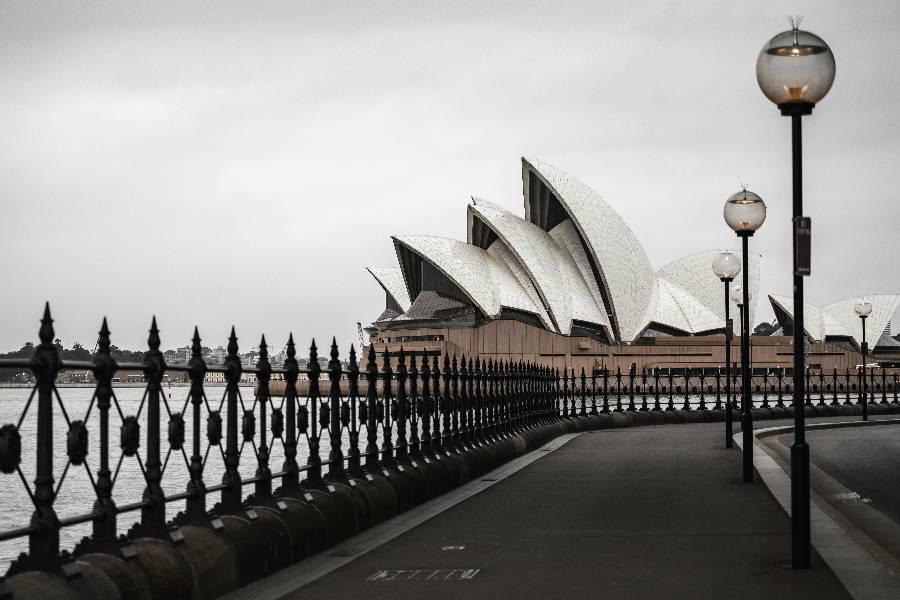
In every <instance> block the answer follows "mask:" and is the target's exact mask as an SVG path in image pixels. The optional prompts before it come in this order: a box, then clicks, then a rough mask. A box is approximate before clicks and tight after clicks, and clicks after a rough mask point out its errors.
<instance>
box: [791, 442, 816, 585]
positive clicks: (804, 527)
mask: <svg viewBox="0 0 900 600" xmlns="http://www.w3.org/2000/svg"><path fill="white" fill-rule="evenodd" d="M791 534H792V535H791V540H792V552H791V556H792V560H791V566H792V567H793V568H795V569H808V568H809V567H810V562H811V557H810V554H811V551H810V534H809V446H807V445H806V442H794V444H793V445H792V446H791Z"/></svg>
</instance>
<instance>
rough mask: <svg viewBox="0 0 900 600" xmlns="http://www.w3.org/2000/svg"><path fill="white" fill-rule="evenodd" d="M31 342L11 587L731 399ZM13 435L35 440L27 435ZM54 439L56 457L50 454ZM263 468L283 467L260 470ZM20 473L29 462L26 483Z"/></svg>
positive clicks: (829, 400)
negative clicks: (70, 387)
mask: <svg viewBox="0 0 900 600" xmlns="http://www.w3.org/2000/svg"><path fill="white" fill-rule="evenodd" d="M39 338H40V344H39V345H38V346H37V347H36V349H35V352H34V355H33V356H32V357H30V358H27V359H0V368H18V369H27V370H29V371H31V372H32V373H33V374H34V376H35V379H36V383H35V384H34V386H33V388H31V390H30V393H29V394H28V397H27V400H25V401H24V403H23V406H22V407H21V410H20V411H19V412H18V418H17V419H16V422H13V423H7V424H4V425H3V426H2V427H0V472H2V473H3V474H6V475H8V476H9V478H8V479H6V478H4V479H3V480H0V481H2V485H3V488H2V489H3V490H4V491H2V492H0V494H2V495H4V496H7V497H9V494H10V493H11V492H10V491H9V490H10V489H11V487H15V486H19V485H20V486H21V487H22V488H23V489H24V490H25V494H23V497H26V496H27V498H28V499H29V500H30V502H31V505H32V507H33V512H32V513H31V517H30V520H29V521H28V522H27V523H26V522H23V523H21V524H17V525H16V526H14V527H12V528H9V529H7V530H6V531H3V532H0V542H8V541H11V540H16V539H23V540H24V539H26V538H27V552H23V553H22V554H21V555H20V556H19V557H18V558H17V559H16V560H14V561H13V562H12V564H11V566H10V568H9V570H8V572H7V576H10V575H15V574H17V573H23V572H26V571H40V572H46V573H54V574H63V575H66V574H69V575H71V574H72V573H74V572H75V571H77V567H75V566H73V565H74V564H75V563H74V559H75V558H77V557H78V556H83V555H86V554H90V553H98V552H99V553H108V554H110V555H114V556H117V557H121V558H123V559H127V558H129V557H130V556H133V555H134V550H133V549H132V548H131V547H130V540H135V539H137V538H156V539H160V540H167V541H170V542H178V541H179V537H180V535H181V534H180V533H179V527H180V526H186V525H193V526H198V527H202V528H208V529H210V530H213V531H217V530H221V529H222V520H221V518H220V517H221V515H228V514H233V513H238V512H240V511H246V510H248V509H249V508H250V507H253V506H258V505H265V504H272V503H276V504H277V503H278V502H279V498H283V497H289V496H292V495H293V496H302V495H303V494H304V493H305V491H306V490H317V489H326V488H328V486H329V485H331V484H337V483H347V482H350V481H354V480H357V479H358V480H364V479H365V478H367V477H370V476H371V475H373V474H377V473H380V472H385V469H388V470H390V469H397V470H398V471H399V472H402V470H403V466H404V465H410V464H416V463H420V464H421V463H424V464H430V462H432V461H438V462H439V461H441V460H442V459H443V458H444V457H448V456H451V455H453V454H459V453H463V452H467V451H471V450H473V449H477V448H482V447H486V446H489V445H491V444H494V443H498V442H499V441H502V440H504V439H508V438H510V437H511V436H514V435H516V434H518V433H521V432H523V431H527V430H529V429H533V428H537V427H540V426H544V425H547V424H549V423H554V422H558V421H559V420H560V419H561V418H562V419H565V418H574V417H578V416H589V415H603V414H608V413H614V412H624V411H636V412H644V411H646V412H650V411H657V412H666V411H676V410H680V411H695V410H700V411H708V410H712V411H715V410H721V409H722V408H723V407H724V404H725V402H727V399H728V398H729V396H730V397H732V398H735V399H736V398H740V388H739V381H740V377H739V376H738V375H739V374H738V372H737V370H733V372H732V375H733V376H732V378H731V381H728V380H727V379H726V378H725V375H724V372H723V370H721V369H706V370H699V371H682V372H677V371H675V370H669V371H660V370H656V371H653V372H644V373H636V372H634V371H633V370H632V371H629V372H626V373H622V372H621V371H619V370H617V371H616V372H615V373H612V372H610V371H608V370H594V371H592V372H590V373H586V372H585V371H584V370H581V372H574V371H571V370H568V369H564V370H562V372H560V371H559V370H553V369H551V368H548V367H543V366H540V365H536V364H531V363H524V362H515V363H513V362H508V361H503V360H500V361H495V360H494V359H492V358H490V359H487V360H482V359H481V358H480V357H477V356H476V357H474V358H472V357H469V358H467V357H465V356H462V357H459V358H457V357H455V356H453V357H450V356H443V357H437V356H424V355H421V354H419V355H416V354H410V353H404V352H403V350H401V351H400V352H399V353H398V354H395V355H392V356H390V357H388V356H384V357H382V360H381V366H380V367H379V365H378V363H377V360H376V359H377V357H376V356H375V353H374V350H373V349H372V348H371V347H370V348H369V349H367V350H366V352H365V356H364V357H363V360H362V364H360V362H358V360H357V356H356V353H355V349H354V348H353V347H352V346H351V348H350V351H349V353H348V354H347V361H346V362H345V363H343V364H342V362H341V358H342V357H341V356H340V354H339V351H338V348H337V345H336V344H335V343H334V342H332V345H331V348H330V352H329V358H330V360H329V362H328V363H327V367H326V368H325V369H324V370H323V369H322V367H321V366H320V363H319V360H318V349H317V347H316V345H315V342H313V343H312V345H311V347H310V349H309V354H308V363H307V364H308V367H307V368H305V369H301V368H300V367H299V365H298V359H297V354H296V348H295V344H294V340H293V336H289V337H288V340H287V351H286V356H287V358H286V359H285V360H284V362H283V364H281V365H272V364H270V361H269V358H268V349H267V344H266V340H265V337H263V338H262V340H261V341H260V344H259V361H258V363H257V364H256V366H255V367H253V368H247V367H244V366H242V365H241V361H240V358H239V356H238V340H237V337H236V335H235V332H234V329H232V331H231V335H230V336H229V339H228V346H227V352H228V353H227V357H226V359H225V361H224V364H223V365H221V366H210V365H208V364H206V362H205V361H204V359H203V357H202V348H201V339H200V336H199V333H198V332H197V330H196V329H195V330H194V336H193V342H192V357H191V359H190V361H189V363H188V364H186V365H169V364H166V362H165V360H164V358H163V354H162V352H161V351H160V336H159V330H158V329H157V326H156V321H155V319H154V320H153V323H152V325H151V327H150V335H149V339H148V349H147V351H146V352H145V354H144V359H143V361H142V362H135V363H118V362H116V360H115V359H114V358H113V357H112V356H111V353H110V348H111V341H110V332H109V329H108V327H107V324H106V320H105V319H104V321H103V324H102V327H101V329H100V332H99V339H98V345H97V347H98V351H97V353H96V354H95V356H94V358H93V360H92V361H89V362H85V361H64V360H61V359H60V357H59V355H58V350H57V348H56V347H55V346H54V344H53V339H54V331H53V326H52V319H51V315H50V311H49V307H47V308H46V309H45V313H44V317H43V320H42V322H41V327H40V332H39ZM392 365H393V366H392ZM67 369H79V370H88V371H90V372H92V373H93V376H94V379H95V385H94V388H93V393H92V396H91V398H90V400H89V402H88V405H87V408H86V409H84V408H83V407H79V408H81V410H84V412H83V414H75V412H74V410H73V407H72V406H71V405H69V404H67V402H66V401H64V399H63V398H62V397H61V395H60V391H59V389H58V388H57V385H56V382H57V379H58V376H59V374H60V372H61V371H63V370H67ZM125 370H127V371H139V372H141V373H143V376H144V379H145V385H144V388H143V393H142V396H141V398H140V400H139V402H138V403H137V405H136V406H135V405H134V404H133V403H132V404H131V405H130V406H125V405H124V404H123V403H122V402H120V399H119V397H118V393H117V388H116V387H115V386H114V384H113V380H114V377H115V374H116V373H117V372H119V371H125ZM210 372H217V373H221V374H222V375H223V379H224V382H225V383H224V388H222V389H221V392H220V393H221V395H218V394H216V396H213V397H210V396H208V395H207V392H210V391H211V390H212V389H213V388H211V387H210V386H209V385H208V384H206V383H205V379H206V375H207V374H208V373H210ZM167 373H169V374H172V373H183V374H186V375H187V378H188V379H189V381H190V387H189V388H186V389H187V393H186V395H185V397H184V398H183V399H176V400H173V399H172V397H171V394H169V395H168V396H167V394H166V390H165V389H164V386H163V378H164V375H165V374H167ZM247 373H252V374H253V375H255V377H256V380H257V385H256V387H255V389H253V390H252V391H251V392H249V393H248V389H247V388H244V389H243V390H242V389H241V386H240V382H241V380H242V377H245V376H246V374H247ZM863 376H864V375H863V373H862V372H846V373H837V371H834V372H832V373H821V372H812V371H810V372H808V373H807V375H806V377H807V385H806V403H807V405H810V406H829V405H830V406H841V405H847V404H856V403H859V402H860V401H861V396H860V395H861V390H862V377H863ZM273 377H277V378H280V379H283V380H284V382H285V385H284V386H283V387H284V391H283V392H282V393H280V394H272V393H270V382H271V381H272V379H273ZM865 377H866V378H867V390H868V394H869V402H872V403H876V402H877V403H884V404H887V403H891V402H893V403H897V393H898V382H897V375H896V374H891V375H890V376H888V375H887V374H886V373H885V372H883V371H881V372H877V371H871V370H870V371H868V372H867V373H866V374H865ZM301 378H306V379H308V381H309V383H308V390H307V392H306V393H304V394H299V393H298V392H297V389H298V387H297V382H298V380H299V379H301ZM789 381H790V380H789V379H788V377H787V375H786V373H785V372H783V371H774V372H769V371H765V372H763V373H762V374H755V375H754V376H753V378H752V383H751V387H752V389H751V393H752V395H753V399H754V405H756V406H760V407H763V408H770V407H771V408H779V407H782V408H783V407H786V406H787V405H788V404H790V400H789V398H790V392H791V386H790V383H789ZM245 396H247V397H245ZM737 404H738V402H736V403H735V406H737ZM27 419H33V420H34V423H35V425H34V428H33V429H28V430H27V431H29V432H32V433H29V435H26V436H23V431H24V430H25V429H24V427H23V424H24V423H25V422H26V420H27ZM55 437H56V438H57V439H56V440H55V439H54V438H55ZM61 438H64V440H65V441H64V445H63V447H64V452H65V456H64V457H62V456H57V455H55V454H56V453H55V449H57V448H59V447H60V442H61ZM94 438H99V439H94ZM276 444H277V452H275V450H276ZM274 454H277V456H278V457H279V458H280V459H281V462H280V464H275V465H273V464H272V462H273V460H272V457H273V455H274ZM23 456H28V457H33V466H34V471H33V479H32V480H31V483H30V482H29V478H28V476H27V475H26V470H28V469H30V466H28V465H26V464H25V462H24V461H23ZM211 456H213V457H215V456H218V457H220V458H221V465H222V468H221V480H220V481H216V482H214V483H213V482H210V481H208V474H207V466H208V461H209V460H210V457H211ZM92 461H93V465H91V462H92ZM248 461H250V462H252V463H253V465H254V466H255V472H254V473H253V474H252V476H245V475H242V473H241V471H242V468H241V467H242V465H243V466H244V467H246V465H247V462H248ZM124 463H131V464H135V463H136V465H137V469H139V471H140V474H141V478H142V485H143V491H142V494H141V497H140V500H137V501H132V502H127V503H123V502H117V499H118V496H117V494H116V493H115V492H116V490H117V487H116V485H117V481H118V479H119V475H120V473H121V472H122V467H123V464H124ZM179 463H181V464H182V465H183V468H184V470H185V472H186V473H187V478H186V481H181V482H179V483H178V487H177V488H175V489H168V490H166V489H164V488H163V482H164V475H165V473H166V471H167V469H170V468H172V465H175V464H179ZM92 467H93V468H92ZM77 469H83V470H84V473H85V474H86V476H87V478H88V479H89V482H90V490H92V493H93V494H92V496H91V497H77V498H65V500H66V502H67V505H68V506H69V511H68V512H69V513H70V514H69V515H67V516H65V517H64V518H60V517H59V516H58V514H57V508H58V504H59V502H60V499H61V498H60V490H61V488H62V485H63V482H64V481H65V480H66V478H67V476H69V474H70V473H71V472H73V470H77ZM245 470H246V469H245ZM13 482H15V483H13ZM435 493H437V492H435ZM176 503H177V504H179V506H183V510H181V511H180V512H179V513H178V514H177V515H175V516H174V518H169V517H167V507H169V508H170V507H171V505H174V504H176ZM4 504H6V503H5V502H4ZM401 504H402V502H401ZM72 506H75V507H76V508H75V509H74V510H73V509H72ZM278 506H279V507H281V505H280V504H278ZM281 509H282V510H286V509H284V507H281ZM125 515H134V517H133V518H132V521H133V525H132V526H131V528H130V530H129V531H128V533H127V535H125V536H123V535H122V529H121V525H122V524H121V523H119V521H120V519H123V518H124V517H125ZM78 526H89V527H90V531H89V535H88V536H86V537H85V538H84V539H83V540H82V541H81V542H79V543H77V544H76V545H75V546H74V548H72V549H71V550H69V549H66V550H65V551H63V552H61V550H63V549H62V548H61V541H60V537H61V532H63V531H65V530H66V529H67V528H74V527H78ZM0 591H2V590H0Z"/></svg>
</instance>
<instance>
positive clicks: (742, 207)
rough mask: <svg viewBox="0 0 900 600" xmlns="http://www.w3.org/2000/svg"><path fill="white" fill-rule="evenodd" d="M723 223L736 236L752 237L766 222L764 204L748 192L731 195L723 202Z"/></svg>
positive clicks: (743, 191)
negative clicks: (726, 224)
mask: <svg viewBox="0 0 900 600" xmlns="http://www.w3.org/2000/svg"><path fill="white" fill-rule="evenodd" d="M723 214H724V216H725V222H726V223H728V226H729V227H731V228H732V229H733V230H734V231H735V233H737V234H738V235H753V232H754V231H756V230H757V229H759V228H760V227H762V224H763V223H765V222H766V203H765V202H763V199H762V198H760V197H759V196H757V195H756V194H754V193H753V192H750V191H748V190H741V191H739V192H737V193H736V194H732V195H731V197H730V198H728V200H727V201H726V202H725V209H724V211H723Z"/></svg>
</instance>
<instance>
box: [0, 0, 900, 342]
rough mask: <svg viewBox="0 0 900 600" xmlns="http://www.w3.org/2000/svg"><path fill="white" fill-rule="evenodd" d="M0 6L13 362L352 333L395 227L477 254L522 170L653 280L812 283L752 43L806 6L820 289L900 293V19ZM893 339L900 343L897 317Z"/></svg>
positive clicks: (450, 6)
mask: <svg viewBox="0 0 900 600" xmlns="http://www.w3.org/2000/svg"><path fill="white" fill-rule="evenodd" d="M325 4H326V3H324V2H287V1H285V2H261V1H258V0H256V1H254V2H238V1H234V2H225V1H221V0H217V1H215V2H213V1H209V2H180V1H179V2H176V1H173V0H172V1H164V2H163V1H156V2H146V3H132V2H113V1H111V0H110V1H99V0H81V1H78V2H76V1H72V0H63V1H60V2H33V1H15V2H13V1H9V0H3V1H2V2H0V86H2V93H0V253H2V257H3V259H2V260H0V309H2V310H0V351H5V350H7V349H13V348H18V347H19V346H20V345H21V344H22V343H23V342H25V341H28V340H36V338H37V329H38V320H39V318H40V315H41V311H42V308H43V303H44V301H45V300H49V301H50V303H51V307H52V310H53V314H54V317H55V318H56V324H55V325H56V331H57V334H58V336H59V337H61V338H62V340H63V343H64V344H65V345H66V346H71V344H72V343H73V342H75V341H80V342H81V343H82V344H84V345H86V346H88V347H92V346H93V344H94V342H95V340H96V332H97V329H98V328H99V325H100V321H101V319H102V317H103V316H104V315H106V316H108V317H109V323H110V329H111V330H112V332H113V343H115V344H117V345H119V346H120V347H129V348H134V349H137V348H140V347H143V346H144V344H145V343H146V330H147V328H148V326H149V324H150V318H151V316H152V315H154V314H155V315H156V316H157V319H158V321H159V325H160V328H161V330H162V339H163V346H164V347H165V348H174V347H176V346H181V345H184V344H187V343H188V342H189V339H190V336H191V333H192V330H193V325H194V324H197V325H199V327H200V333H201V336H202V337H203V339H204V344H206V345H210V346H216V345H220V344H224V343H225V340H226V337H227V334H228V331H229V327H230V326H231V325H232V324H234V325H235V326H236V328H237V332H238V336H239V338H240V343H241V346H242V350H244V349H249V347H250V346H255V345H256V344H257V343H258V340H259V336H260V333H263V332H264V333H265V334H266V336H267V338H268V340H269V342H270V345H272V346H277V347H278V348H279V349H280V347H281V346H282V345H283V343H284V341H285V340H286V338H287V334H288V332H289V331H293V333H294V336H295V339H297V340H298V342H299V343H300V345H301V346H302V347H305V346H307V345H308V342H309V339H310V338H311V337H313V336H315V337H316V338H317V341H319V345H320V347H321V346H323V345H325V344H326V343H327V342H328V341H330V339H331V336H332V335H337V337H338V341H339V342H340V343H341V344H342V350H343V345H345V344H348V343H350V342H354V343H356V342H357V338H356V322H357V321H362V322H363V324H364V325H366V324H368V323H369V322H371V321H372V319H374V318H375V317H376V316H377V315H378V314H379V313H380V312H381V310H382V308H383V306H384V293H383V292H382V290H381V288H380V287H379V286H378V284H377V283H376V282H375V281H374V280H373V279H372V278H371V277H370V276H369V274H368V273H367V272H366V271H365V269H364V267H365V266H367V265H378V266H392V265H394V264H395V262H396V259H395V256H394V250H393V246H392V244H391V241H390V237H389V236H390V235H391V234H404V233H409V234H412V233H423V234H434V235H443V236H450V237H456V238H459V239H462V240H465V239H466V231H465V227H466V204H467V202H468V201H469V197H470V195H473V194H474V195H479V196H482V197H484V198H486V199H489V200H492V201H494V202H497V203H499V204H502V205H504V206H506V207H508V208H509V209H511V210H513V211H515V212H516V213H518V214H520V215H524V209H523V201H522V192H521V190H522V183H521V170H520V169H521V167H520V162H519V161H520V156H523V155H524V156H529V157H535V158H539V159H542V160H544V161H547V162H550V163H551V164H553V165H555V166H557V167H559V168H561V169H563V170H566V171H568V172H570V173H572V174H574V175H576V176H577V177H579V178H580V179H582V180H583V181H584V182H585V183H587V184H588V185H590V186H591V187H592V188H593V189H595V190H596V191H597V192H599V193H600V194H601V195H602V196H603V197H604V198H605V199H606V200H607V202H609V203H610V204H611V205H612V206H613V207H615V208H616V210H618V211H619V212H620V213H621V214H622V216H623V217H624V219H625V221H626V222H627V223H628V224H629V225H630V226H631V228H632V229H633V230H634V232H635V233H636V235H637V237H638V239H639V240H641V241H642V243H643V244H644V247H645V248H646V250H647V253H648V254H649V256H650V259H651V261H652V262H653V264H654V266H655V267H656V268H659V267H661V266H663V265H665V264H666V263H668V262H669V261H670V260H673V259H675V258H678V257H679V256H682V255H684V254H688V253H691V252H695V251H700V250H705V249H709V248H717V247H728V246H732V247H737V244H736V238H735V237H734V235H733V234H732V233H731V232H730V230H729V229H727V227H726V226H725V224H724V222H723V220H722V205H723V203H724V201H725V199H726V198H727V197H728V196H729V195H730V194H731V193H733V192H734V191H737V190H738V189H739V188H740V183H742V182H743V183H749V184H750V189H751V190H753V191H755V192H757V193H759V194H760V195H761V196H762V197H763V198H764V199H765V200H766V202H767V204H768V207H769V219H768V221H767V222H766V224H765V226H764V228H763V229H762V230H761V231H760V232H759V233H758V234H757V235H756V236H755V237H754V238H752V240H751V246H752V249H753V250H755V251H758V252H760V253H761V254H762V255H763V263H762V280H761V296H762V300H761V303H760V306H759V311H758V318H759V319H770V318H772V312H771V309H770V308H769V306H768V301H767V300H766V299H765V295H766V294H769V293H775V294H784V295H790V294H791V289H792V287H791V285H792V284H791V267H790V231H791V230H790V211H791V185H790V176H791V171H790V122H789V120H788V119H786V118H783V117H781V116H780V115H779V113H778V110H777V109H776V108H775V107H774V106H773V105H771V104H770V103H769V101H768V100H767V99H766V98H765V97H764V96H763V95H762V93H761V92H760V91H759V89H758V87H757V84H756V77H755V63H756V56H757V54H758V52H759V50H760V48H761V47H762V46H763V44H764V43H765V42H766V41H767V40H768V39H769V38H770V37H771V36H773V35H774V34H776V33H777V32H779V31H781V30H784V29H786V28H787V27H788V23H787V19H786V17H787V15H788V14H800V15H803V16H804V20H803V24H802V26H803V28H804V29H808V30H810V31H813V32H814V33H817V34H819V35H821V36H822V37H823V38H824V39H825V40H826V41H827V42H828V43H829V44H830V45H831V47H832V49H833V51H834V53H835V56H836V61H837V78H836V80H835V83H834V87H833V88H832V90H831V92H830V94H829V95H828V97H827V98H825V100H824V101H823V102H822V103H821V104H820V105H819V106H817V107H816V109H815V113H814V114H813V115H812V117H810V118H806V119H804V128H805V130H804V144H805V148H804V160H805V165H804V167H805V169H804V171H805V180H804V190H805V203H806V204H805V206H806V211H805V212H806V213H807V214H808V215H810V216H811V217H812V218H813V265H812V267H813V275H812V277H810V278H809V279H808V280H807V281H808V283H807V300H808V301H810V302H812V303H816V304H826V303H829V302H832V301H834V300H837V299H840V298H844V297H847V296H851V295H854V294H862V293H876V292H882V293H888V292H893V293H900V264H898V256H900V206H898V194H897V189H898V178H897V168H898V165H900V121H898V118H897V98H898V94H900V69H898V65H897V61H898V57H900V3H898V2H896V1H895V0H885V1H881V2H875V1H867V2H858V1H855V0H846V1H822V0H815V1H796V2H774V1H768V2H760V1H745V2H712V1H704V2H701V1H692V2H654V1H648V2H640V3H638V2H632V1H623V2H610V1H605V0H604V1H597V0H591V1H586V2H563V1H560V0H555V1H552V2H532V3H526V2H508V3H506V2H495V1H491V2H484V1H478V2H463V1H459V0H455V1H453V2H448V1H442V2H412V1H410V2H402V3H401V2H378V1H371V0H367V1H362V2H347V1H342V2H332V3H328V4H329V5H330V7H326V6H325ZM894 329H895V330H896V329H897V325H896V324H895V326H894Z"/></svg>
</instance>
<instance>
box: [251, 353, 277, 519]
mask: <svg viewBox="0 0 900 600" xmlns="http://www.w3.org/2000/svg"><path fill="white" fill-rule="evenodd" d="M256 369H257V374H256V377H257V379H258V381H259V385H258V387H257V392H256V401H257V402H258V403H259V450H258V451H257V453H256V454H257V461H256V462H257V466H256V485H255V486H254V497H255V501H256V502H260V501H263V500H267V499H269V498H271V497H272V470H271V469H270V468H269V443H268V433H269V432H268V431H267V427H266V408H267V407H268V405H269V381H270V380H271V378H272V365H271V364H269V348H268V346H267V345H266V336H265V335H263V336H262V338H261V339H260V341H259V360H258V361H257V362H256ZM251 416H252V413H251Z"/></svg>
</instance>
